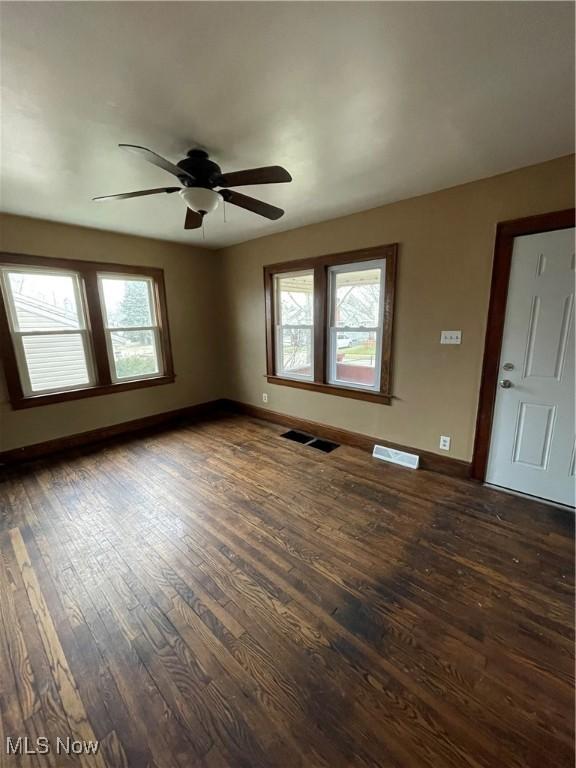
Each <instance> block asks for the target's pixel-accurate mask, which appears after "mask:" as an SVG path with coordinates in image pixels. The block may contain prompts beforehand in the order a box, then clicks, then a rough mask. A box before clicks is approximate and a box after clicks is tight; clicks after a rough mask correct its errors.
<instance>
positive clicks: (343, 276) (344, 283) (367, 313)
mask: <svg viewBox="0 0 576 768" xmlns="http://www.w3.org/2000/svg"><path fill="white" fill-rule="evenodd" d="M380 283H381V270H380V269H364V270H358V271H354V272H351V271H350V272H348V271H346V272H336V285H335V290H336V297H335V298H336V305H335V315H336V316H335V321H336V323H335V324H336V325H337V326H339V327H345V328H358V327H359V326H364V327H366V328H375V327H376V326H377V325H378V317H379V308H380Z"/></svg>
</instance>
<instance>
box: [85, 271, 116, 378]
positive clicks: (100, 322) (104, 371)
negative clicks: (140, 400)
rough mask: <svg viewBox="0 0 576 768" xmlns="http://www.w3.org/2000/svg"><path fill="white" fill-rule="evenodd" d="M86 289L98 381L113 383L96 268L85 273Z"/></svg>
mask: <svg viewBox="0 0 576 768" xmlns="http://www.w3.org/2000/svg"><path fill="white" fill-rule="evenodd" d="M84 289H85V292H86V306H87V310H88V318H89V320H90V330H91V331H92V347H93V351H94V367H95V369H96V371H95V373H96V381H97V383H98V384H99V385H101V386H109V385H111V384H112V376H111V374H110V363H109V360H108V347H107V344H106V331H105V329H104V318H103V316H102V305H101V303H100V291H99V290H98V276H97V273H96V270H95V269H90V270H89V271H87V272H85V273H84Z"/></svg>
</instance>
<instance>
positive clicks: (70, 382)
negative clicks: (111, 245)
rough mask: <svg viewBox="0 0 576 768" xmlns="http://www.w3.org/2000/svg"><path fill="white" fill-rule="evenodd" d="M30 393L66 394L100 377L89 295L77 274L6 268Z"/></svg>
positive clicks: (6, 283) (25, 385)
mask: <svg viewBox="0 0 576 768" xmlns="http://www.w3.org/2000/svg"><path fill="white" fill-rule="evenodd" d="M2 277H3V288H4V292H5V295H6V297H7V301H8V308H9V315H10V317H11V320H12V338H13V341H14V348H15V352H16V359H17V361H18V371H19V374H20V380H21V382H22V389H23V391H24V393H25V395H27V396H30V395H33V394H35V393H37V392H62V391H64V390H68V389H73V388H76V387H82V386H89V385H90V384H92V383H93V381H94V374H93V366H92V352H91V349H90V343H89V337H88V331H87V326H86V312H85V302H84V296H83V294H82V289H81V285H80V281H79V278H78V275H77V274H75V273H74V272H69V273H66V272H64V270H62V271H61V272H58V273H55V272H47V271H45V270H42V269H39V270H30V269H24V268H22V269H19V268H16V267H14V268H9V269H5V270H3V271H2Z"/></svg>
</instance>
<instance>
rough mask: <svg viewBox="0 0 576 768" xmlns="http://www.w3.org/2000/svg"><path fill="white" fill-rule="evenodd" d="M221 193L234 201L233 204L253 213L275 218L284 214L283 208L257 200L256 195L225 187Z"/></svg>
mask: <svg viewBox="0 0 576 768" xmlns="http://www.w3.org/2000/svg"><path fill="white" fill-rule="evenodd" d="M219 194H220V195H222V197H223V198H224V200H225V201H226V202H227V203H232V205H237V206H239V207H240V208H246V210H247V211H252V213H257V214H258V215H259V216H264V217H265V218H267V219H273V220H274V219H279V218H280V217H281V216H284V211H283V210H282V208H276V206H275V205H270V203H264V202H263V201H262V200H256V198H255V197H248V195H242V194H241V193H240V192H236V191H235V190H233V189H223V190H222V191H221V192H219Z"/></svg>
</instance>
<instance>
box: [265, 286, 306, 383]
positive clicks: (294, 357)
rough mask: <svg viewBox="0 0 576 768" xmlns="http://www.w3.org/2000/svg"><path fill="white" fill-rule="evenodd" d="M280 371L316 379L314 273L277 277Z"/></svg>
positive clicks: (287, 374) (277, 346) (289, 375)
mask: <svg viewBox="0 0 576 768" xmlns="http://www.w3.org/2000/svg"><path fill="white" fill-rule="evenodd" d="M274 285H275V293H276V295H275V305H276V322H277V325H276V373H277V374H278V375H280V376H288V377H291V378H299V379H313V378H314V365H313V360H314V273H313V272H294V273H291V274H278V275H277V276H276V278H275V283H274Z"/></svg>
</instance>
